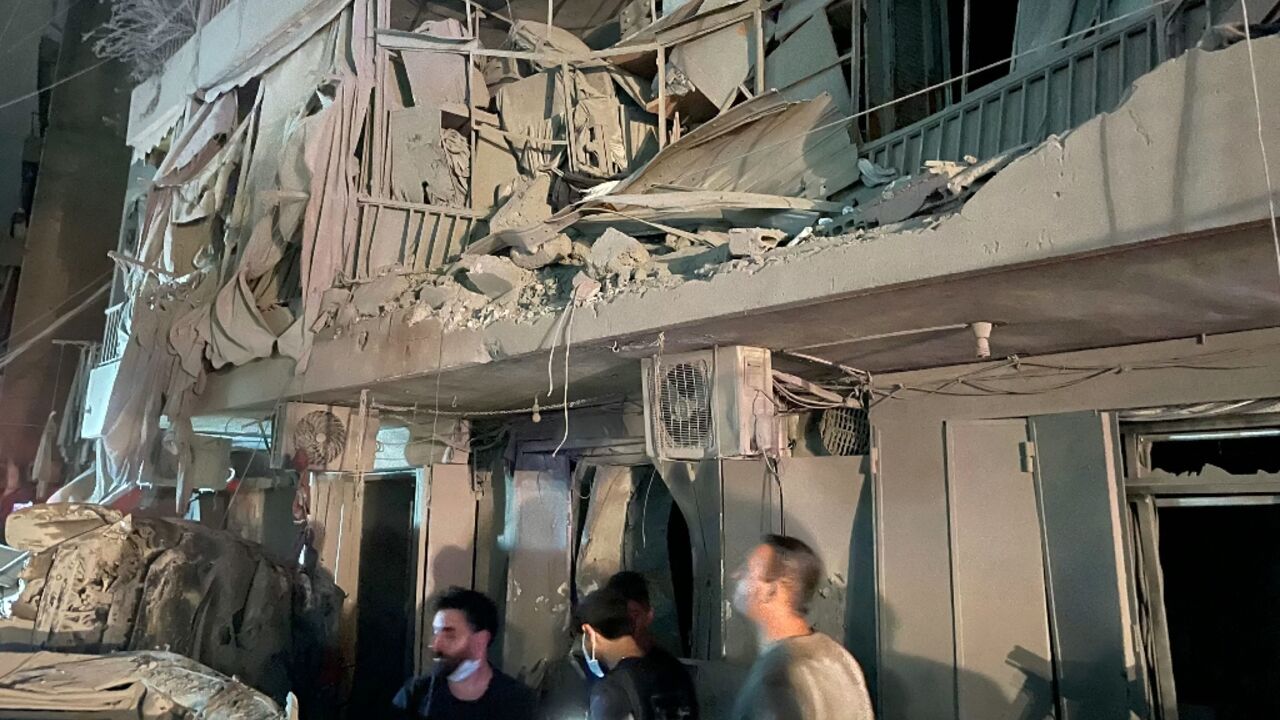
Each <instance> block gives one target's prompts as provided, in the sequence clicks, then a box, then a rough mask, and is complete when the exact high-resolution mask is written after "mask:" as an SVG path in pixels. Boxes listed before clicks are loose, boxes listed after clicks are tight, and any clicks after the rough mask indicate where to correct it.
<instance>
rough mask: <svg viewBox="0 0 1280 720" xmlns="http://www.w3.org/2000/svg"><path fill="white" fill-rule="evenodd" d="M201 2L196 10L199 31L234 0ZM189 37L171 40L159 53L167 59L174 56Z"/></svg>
mask: <svg viewBox="0 0 1280 720" xmlns="http://www.w3.org/2000/svg"><path fill="white" fill-rule="evenodd" d="M199 2H200V8H199V10H197V11H196V30H197V31H199V29H200V28H202V27H204V26H205V25H208V24H209V21H210V20H212V19H213V18H214V16H215V15H217V14H218V13H220V12H222V11H223V10H226V9H227V7H228V6H230V5H231V3H232V2H234V0H199ZM189 39H190V38H189V37H180V38H174V39H173V40H170V41H169V42H168V43H166V44H165V45H164V46H163V47H161V49H160V51H159V55H160V56H161V57H163V58H165V59H168V58H172V57H173V56H174V55H177V54H178V51H179V50H181V49H182V46H183V45H185V44H186V43H187V40H189Z"/></svg>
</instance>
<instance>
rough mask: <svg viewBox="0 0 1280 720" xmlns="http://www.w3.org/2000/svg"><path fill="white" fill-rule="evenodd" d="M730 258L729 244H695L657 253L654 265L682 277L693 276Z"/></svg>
mask: <svg viewBox="0 0 1280 720" xmlns="http://www.w3.org/2000/svg"><path fill="white" fill-rule="evenodd" d="M728 260H729V247H728V245H727V244H726V245H721V246H719V247H710V248H709V247H706V246H693V247H688V248H684V249H683V250H676V251H675V252H670V253H667V254H665V255H655V256H654V257H653V265H654V266H655V267H657V268H659V272H660V273H661V269H663V268H665V270H666V273H667V274H671V275H679V276H681V277H692V276H694V275H695V274H696V273H697V272H698V271H699V270H702V269H704V268H706V267H709V266H712V265H719V264H721V263H724V262H727V261H728Z"/></svg>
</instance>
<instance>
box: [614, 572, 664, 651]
mask: <svg viewBox="0 0 1280 720" xmlns="http://www.w3.org/2000/svg"><path fill="white" fill-rule="evenodd" d="M604 586H605V587H606V588H608V589H609V590H613V591H614V592H617V593H618V594H619V595H621V596H622V597H623V598H625V599H626V601H627V613H628V614H629V615H631V624H632V626H633V627H634V629H635V639H636V642H637V643H638V644H639V645H640V647H641V649H643V650H644V651H645V652H646V653H647V652H650V651H651V650H653V649H654V647H655V643H654V641H653V635H651V634H650V633H649V626H650V625H653V603H652V602H651V601H650V600H649V582H648V581H647V580H645V578H644V575H641V574H640V573H638V572H636V571H635V570H623V571H622V572H617V573H614V574H613V576H612V577H610V578H609V581H608V582H606V583H605V585H604Z"/></svg>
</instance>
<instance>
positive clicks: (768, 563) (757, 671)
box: [733, 535, 874, 720]
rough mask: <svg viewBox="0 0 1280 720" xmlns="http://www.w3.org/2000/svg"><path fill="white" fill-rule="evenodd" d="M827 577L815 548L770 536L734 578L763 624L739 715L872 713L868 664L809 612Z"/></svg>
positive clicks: (764, 718) (788, 719) (804, 719)
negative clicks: (819, 627)
mask: <svg viewBox="0 0 1280 720" xmlns="http://www.w3.org/2000/svg"><path fill="white" fill-rule="evenodd" d="M822 576H823V569H822V561H821V560H820V559H818V556H817V554H816V553H814V551H813V548H811V547H809V546H808V545H806V544H805V543H803V542H801V541H800V540H797V539H795V538H792V537H786V536H782V535H766V536H765V537H764V538H763V539H762V540H761V543H760V544H759V545H757V546H756V548H755V549H754V550H752V551H751V555H750V556H748V558H747V561H746V563H745V564H744V565H743V567H742V568H741V569H739V570H738V571H737V572H736V573H735V574H734V577H735V579H736V580H737V585H736V587H735V588H734V594H733V605H734V608H735V609H736V610H737V611H738V612H740V613H742V614H743V615H744V616H745V617H746V618H747V619H748V620H750V621H751V623H752V624H753V625H755V627H756V632H757V633H758V634H759V637H760V648H761V650H760V656H759V657H758V658H757V659H756V662H755V664H754V665H752V666H751V673H750V674H749V675H748V676H747V681H746V683H745V684H744V685H743V688H742V691H741V692H740V693H739V695H738V701H737V703H736V704H735V705H734V709H733V720H837V719H838V720H871V718H873V717H874V716H873V714H872V711H871V698H870V695H869V694H868V693H867V683H866V680H865V679H864V678H863V675H862V668H861V667H859V666H858V662H857V661H856V660H854V659H853V656H852V655H850V654H849V652H848V651H847V650H845V649H844V648H843V647H841V646H840V644H839V643H837V642H836V641H834V640H832V639H831V638H829V637H827V636H826V635H823V634H822V633H820V632H816V631H815V630H814V629H813V628H812V627H811V626H810V625H809V621H808V620H807V619H806V617H805V616H806V615H807V614H808V605H809V601H810V600H812V599H813V595H814V591H816V590H817V587H818V582H819V581H820V580H821V578H822Z"/></svg>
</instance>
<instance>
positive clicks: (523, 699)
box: [392, 587, 536, 720]
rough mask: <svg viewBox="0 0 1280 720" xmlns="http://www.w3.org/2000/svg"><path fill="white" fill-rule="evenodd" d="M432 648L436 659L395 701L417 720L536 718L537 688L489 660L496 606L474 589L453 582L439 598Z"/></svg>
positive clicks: (405, 714) (404, 713)
mask: <svg viewBox="0 0 1280 720" xmlns="http://www.w3.org/2000/svg"><path fill="white" fill-rule="evenodd" d="M435 607H436V614H435V618H434V619H433V621H432V629H433V630H434V631H435V635H434V636H433V637H432V639H431V650H432V652H433V653H435V663H434V664H433V666H432V668H431V671H430V672H429V673H428V674H427V675H423V676H421V677H417V678H413V679H411V680H409V682H407V683H405V686H404V687H403V688H401V690H400V692H399V693H397V694H396V697H395V700H393V701H392V705H393V706H394V707H395V709H396V710H397V711H399V717H402V718H415V719H417V720H483V719H486V718H504V720H533V718H534V717H535V712H536V701H535V698H534V695H533V692H532V691H531V690H529V688H527V687H525V686H524V685H522V684H520V682H519V681H517V680H515V679H513V678H512V677H511V676H509V675H506V674H505V673H503V672H502V671H501V670H499V669H497V668H495V667H493V666H492V665H490V664H489V659H488V656H489V645H490V643H492V642H493V636H494V634H496V633H497V631H498V608H497V606H496V605H494V603H493V601H492V600H490V599H489V598H487V597H485V596H484V595H483V594H481V593H478V592H476V591H474V590H464V589H462V588H456V587H455V588H450V589H449V590H448V592H446V593H445V594H444V595H443V596H442V597H441V598H440V599H439V600H437V601H436V606H435Z"/></svg>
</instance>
